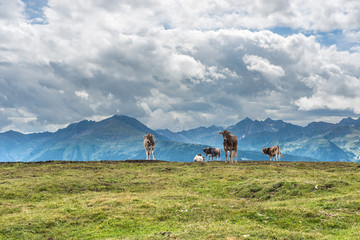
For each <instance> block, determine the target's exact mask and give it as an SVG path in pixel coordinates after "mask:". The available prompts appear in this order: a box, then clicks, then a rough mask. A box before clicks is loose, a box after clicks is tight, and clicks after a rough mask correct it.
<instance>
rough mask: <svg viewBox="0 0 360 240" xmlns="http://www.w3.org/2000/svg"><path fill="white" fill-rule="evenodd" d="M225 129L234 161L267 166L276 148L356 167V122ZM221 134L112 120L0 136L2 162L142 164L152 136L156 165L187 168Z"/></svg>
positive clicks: (294, 157) (359, 123)
mask: <svg viewBox="0 0 360 240" xmlns="http://www.w3.org/2000/svg"><path fill="white" fill-rule="evenodd" d="M226 129H227V130H228V131H231V132H232V134H234V135H236V136H237V137H238V140H239V143H238V147H239V152H238V160H268V157H267V156H265V155H262V154H261V149H262V148H264V147H269V146H273V145H280V146H281V148H282V152H283V154H284V156H285V159H284V160H287V161H360V138H359V136H360V119H357V120H355V119H352V118H346V119H343V120H342V121H340V122H339V123H337V124H331V123H325V122H313V123H310V124H309V125H307V126H306V127H301V126H297V125H293V124H290V123H286V122H283V121H281V120H277V121H274V120H271V119H269V118H268V119H266V120H265V121H258V120H251V119H249V118H245V119H243V120H242V121H240V122H238V123H237V124H235V125H232V126H229V127H227V128H226ZM222 130H224V128H223V127H220V126H211V127H199V128H195V129H190V130H187V131H181V132H172V131H170V130H168V129H165V130H153V129H150V128H148V127H147V126H145V125H144V124H142V123H141V122H139V121H138V120H137V119H135V118H131V117H128V116H119V115H114V116H112V117H110V118H107V119H104V120H102V121H99V122H95V121H88V120H83V121H81V122H77V123H72V124H70V125H69V126H67V127H66V128H63V129H59V130H58V131H56V132H43V133H32V134H23V133H20V132H15V131H8V132H4V133H0V161H2V162H15V161H24V162H32V161H47V160H72V161H91V160H124V159H144V158H145V150H144V147H143V143H142V142H143V136H144V135H145V134H147V133H152V134H154V136H155V139H156V149H155V157H156V158H157V159H160V160H168V161H182V162H189V161H192V159H193V158H194V156H195V155H196V154H198V153H201V152H202V149H203V148H204V147H208V146H213V147H220V148H221V149H222V136H220V135H219V131H222ZM222 159H224V152H222Z"/></svg>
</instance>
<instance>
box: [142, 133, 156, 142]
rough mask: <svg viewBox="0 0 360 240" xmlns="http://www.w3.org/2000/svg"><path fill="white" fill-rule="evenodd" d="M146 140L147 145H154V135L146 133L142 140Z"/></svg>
mask: <svg viewBox="0 0 360 240" xmlns="http://www.w3.org/2000/svg"><path fill="white" fill-rule="evenodd" d="M145 139H146V140H147V141H148V142H149V143H154V142H155V141H154V135H152V134H151V133H148V134H146V135H145V136H144V140H145Z"/></svg>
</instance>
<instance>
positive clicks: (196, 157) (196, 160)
mask: <svg viewBox="0 0 360 240" xmlns="http://www.w3.org/2000/svg"><path fill="white" fill-rule="evenodd" d="M194 162H205V157H204V156H203V155H201V154H200V153H199V154H198V155H196V156H195V157H194Z"/></svg>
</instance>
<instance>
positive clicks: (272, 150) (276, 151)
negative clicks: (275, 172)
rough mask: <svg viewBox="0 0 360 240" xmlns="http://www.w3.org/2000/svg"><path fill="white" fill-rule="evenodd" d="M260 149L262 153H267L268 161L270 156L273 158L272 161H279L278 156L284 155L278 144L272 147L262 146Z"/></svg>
mask: <svg viewBox="0 0 360 240" xmlns="http://www.w3.org/2000/svg"><path fill="white" fill-rule="evenodd" d="M261 151H262V153H263V154H267V155H269V157H270V161H271V158H272V159H273V161H280V157H284V156H283V155H282V154H281V148H280V146H278V145H276V146H274V147H269V148H263V149H262V150H261ZM274 157H275V159H276V160H274ZM278 157H279V158H278Z"/></svg>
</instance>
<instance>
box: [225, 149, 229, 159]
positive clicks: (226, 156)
mask: <svg viewBox="0 0 360 240" xmlns="http://www.w3.org/2000/svg"><path fill="white" fill-rule="evenodd" d="M225 162H228V152H227V150H225Z"/></svg>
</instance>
